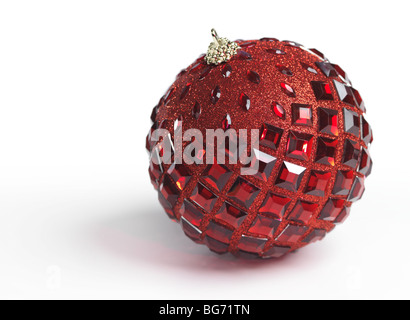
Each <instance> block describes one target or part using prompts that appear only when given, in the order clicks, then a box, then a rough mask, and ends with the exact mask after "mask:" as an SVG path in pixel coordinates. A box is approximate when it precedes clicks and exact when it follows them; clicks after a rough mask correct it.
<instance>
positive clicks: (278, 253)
mask: <svg viewBox="0 0 410 320" xmlns="http://www.w3.org/2000/svg"><path fill="white" fill-rule="evenodd" d="M289 251H290V248H289V247H279V246H273V247H272V248H270V249H269V250H267V251H266V252H265V253H264V254H263V256H262V258H264V259H271V258H275V259H277V258H280V257H283V256H284V255H285V254H286V253H288V252H289Z"/></svg>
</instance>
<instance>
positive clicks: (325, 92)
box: [310, 81, 333, 101]
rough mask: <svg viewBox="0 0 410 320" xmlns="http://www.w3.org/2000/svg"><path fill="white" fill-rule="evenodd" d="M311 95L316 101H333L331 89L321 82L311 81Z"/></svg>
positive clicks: (328, 85)
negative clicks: (312, 94)
mask: <svg viewBox="0 0 410 320" xmlns="http://www.w3.org/2000/svg"><path fill="white" fill-rule="evenodd" d="M310 84H311V86H312V89H313V93H314V94H315V97H316V99H317V100H318V101H320V100H328V101H329V100H333V94H332V89H331V88H330V84H328V83H326V82H322V81H312V82H311V83H310Z"/></svg>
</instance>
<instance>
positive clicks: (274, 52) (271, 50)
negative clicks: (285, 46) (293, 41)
mask: <svg viewBox="0 0 410 320" xmlns="http://www.w3.org/2000/svg"><path fill="white" fill-rule="evenodd" d="M266 52H268V53H271V54H277V55H285V54H286V52H285V51H282V50H280V49H266Z"/></svg>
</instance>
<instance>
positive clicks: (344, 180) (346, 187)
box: [332, 170, 354, 196]
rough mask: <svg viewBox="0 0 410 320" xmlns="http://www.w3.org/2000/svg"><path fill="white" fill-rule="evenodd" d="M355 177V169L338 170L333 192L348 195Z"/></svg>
mask: <svg viewBox="0 0 410 320" xmlns="http://www.w3.org/2000/svg"><path fill="white" fill-rule="evenodd" d="M353 179H354V174H353V171H351V170H348V171H338V172H337V175H336V181H335V185H334V187H333V192H332V193H333V194H335V195H338V196H347V195H348V194H349V192H350V189H351V187H352V183H353Z"/></svg>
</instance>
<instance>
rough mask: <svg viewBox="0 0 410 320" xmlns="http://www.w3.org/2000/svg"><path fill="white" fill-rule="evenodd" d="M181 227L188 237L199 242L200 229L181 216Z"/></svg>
mask: <svg viewBox="0 0 410 320" xmlns="http://www.w3.org/2000/svg"><path fill="white" fill-rule="evenodd" d="M181 227H182V230H183V231H184V233H185V234H186V236H187V237H188V238H190V239H191V240H192V241H195V242H197V243H199V242H200V240H201V235H202V232H201V230H199V229H198V228H196V227H195V226H194V225H192V224H191V223H190V222H189V221H187V220H186V219H185V218H184V217H181Z"/></svg>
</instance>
